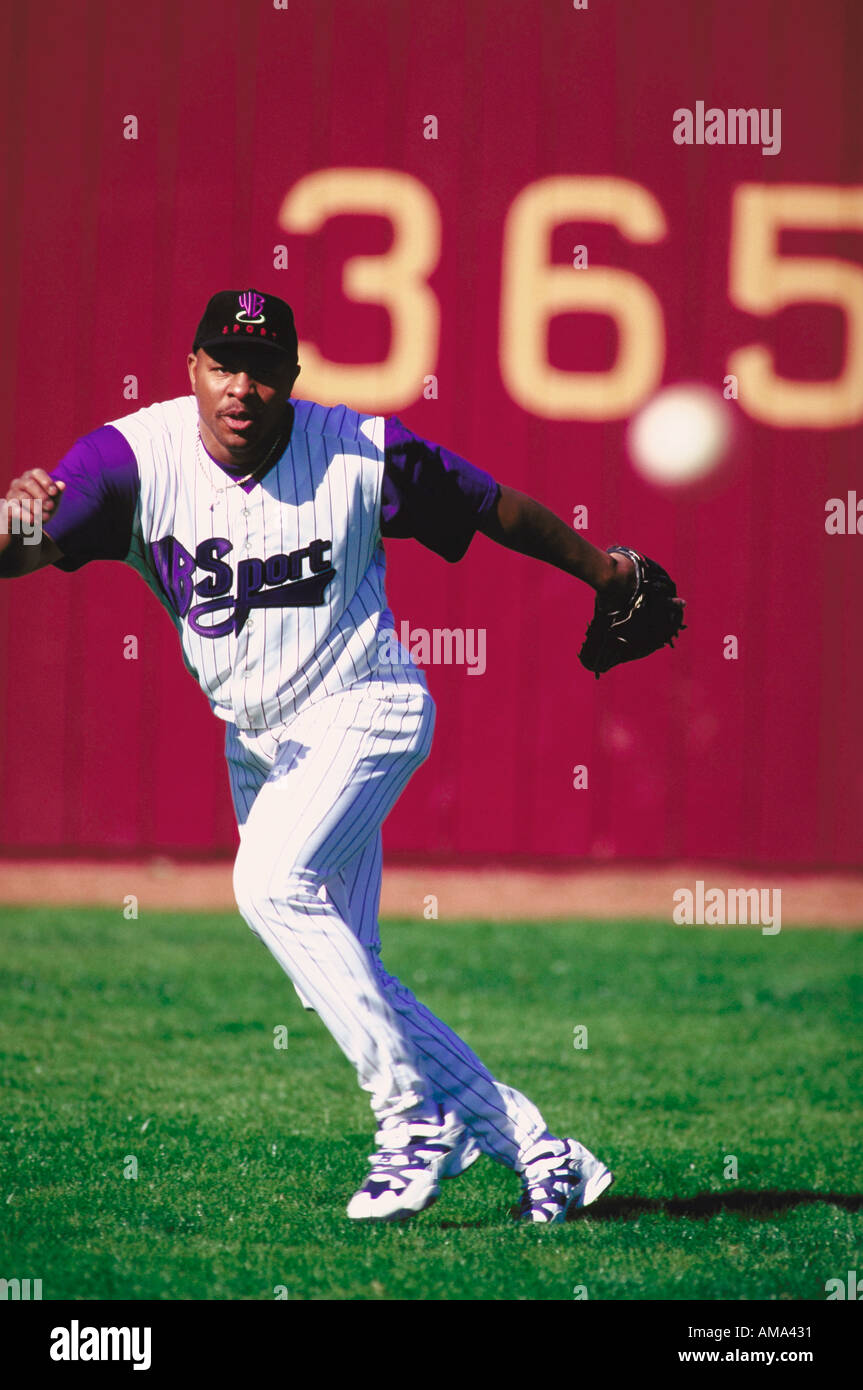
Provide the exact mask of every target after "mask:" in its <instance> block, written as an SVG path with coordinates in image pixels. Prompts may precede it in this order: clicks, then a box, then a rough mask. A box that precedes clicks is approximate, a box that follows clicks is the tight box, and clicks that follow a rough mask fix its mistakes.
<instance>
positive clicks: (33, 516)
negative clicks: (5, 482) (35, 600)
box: [0, 425, 139, 579]
mask: <svg viewBox="0 0 863 1390" xmlns="http://www.w3.org/2000/svg"><path fill="white" fill-rule="evenodd" d="M138 492H139V477H138V465H137V460H136V458H135V454H134V453H133V451H132V448H131V446H130V445H129V443H128V441H127V440H126V438H125V437H124V436H123V435H122V434H121V433H120V431H119V430H118V429H116V428H115V427H114V426H113V425H102V426H100V428H99V429H97V430H93V431H91V433H90V434H85V435H82V436H81V438H80V439H77V440H76V441H75V443H74V444H73V445H72V448H71V449H70V450H69V451H68V453H66V454H64V456H63V458H62V459H60V461H59V463H58V464H57V466H56V468H54V469H53V470H52V471H51V473H46V472H45V470H44V469H43V468H31V469H28V470H27V472H26V473H24V474H22V476H21V477H20V478H16V479H14V481H13V482H12V484H11V485H10V488H9V491H8V493H7V500H6V507H5V515H3V516H0V577H5V578H10V579H11V578H16V577H17V576H19V575H22V574H31V573H32V572H33V571H34V570H38V569H41V568H42V567H43V565H55V566H56V567H57V569H59V570H62V571H63V573H65V574H69V573H72V572H74V571H75V570H79V569H81V567H82V566H83V565H86V564H89V562H90V561H91V560H122V559H124V557H125V556H126V554H127V553H128V550H129V546H130V543H131V535H132V525H133V518H134V514H135V507H136V502H137V498H138ZM3 505H4V504H3V503H0V507H2V506H3ZM37 519H38V535H37V534H36V531H37V526H36V524H35V523H36V520H37ZM28 532H29V534H28ZM37 542H38V543H37Z"/></svg>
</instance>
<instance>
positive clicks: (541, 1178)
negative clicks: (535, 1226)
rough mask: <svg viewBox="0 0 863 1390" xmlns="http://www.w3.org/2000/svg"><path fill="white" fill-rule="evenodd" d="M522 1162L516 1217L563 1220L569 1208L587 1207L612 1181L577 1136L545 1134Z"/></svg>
mask: <svg viewBox="0 0 863 1390" xmlns="http://www.w3.org/2000/svg"><path fill="white" fill-rule="evenodd" d="M521 1164H522V1183H523V1184H524V1191H523V1192H522V1195H521V1201H520V1202H519V1205H518V1208H517V1209H516V1212H515V1217H516V1220H519V1221H533V1222H543V1223H555V1224H556V1223H558V1222H561V1221H565V1220H566V1217H567V1213H568V1212H570V1211H573V1210H575V1209H576V1208H577V1207H589V1206H590V1204H591V1202H595V1201H596V1199H597V1197H601V1196H602V1194H603V1192H605V1191H606V1189H607V1188H609V1187H611V1184H612V1183H613V1182H614V1174H613V1173H611V1172H610V1171H609V1169H608V1168H606V1166H605V1164H604V1163H603V1162H602V1161H601V1159H598V1158H595V1157H594V1155H593V1154H592V1153H591V1152H590V1150H589V1149H586V1148H585V1147H584V1145H583V1144H579V1142H578V1140H577V1139H555V1138H554V1137H553V1136H551V1135H546V1136H545V1138H543V1139H538V1140H537V1141H536V1143H535V1144H533V1145H531V1147H530V1148H529V1149H528V1151H527V1153H525V1154H524V1155H523V1156H522V1159H521Z"/></svg>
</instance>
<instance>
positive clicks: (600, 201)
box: [279, 169, 863, 429]
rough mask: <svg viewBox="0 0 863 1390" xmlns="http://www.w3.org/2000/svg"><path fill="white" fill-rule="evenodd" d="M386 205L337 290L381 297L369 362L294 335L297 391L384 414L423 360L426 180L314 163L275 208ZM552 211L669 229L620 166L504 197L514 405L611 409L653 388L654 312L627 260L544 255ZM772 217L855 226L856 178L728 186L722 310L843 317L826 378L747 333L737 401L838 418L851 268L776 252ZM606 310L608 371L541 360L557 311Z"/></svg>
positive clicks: (861, 396) (852, 338) (660, 320)
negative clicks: (831, 312) (623, 265)
mask: <svg viewBox="0 0 863 1390" xmlns="http://www.w3.org/2000/svg"><path fill="white" fill-rule="evenodd" d="M350 213H355V214H371V215H374V216H379V217H385V218H387V219H388V221H389V222H390V223H391V225H392V229H393V242H392V246H391V247H390V249H389V250H388V251H386V252H384V253H383V254H381V255H375V256H354V257H352V258H351V259H350V260H348V261H347V262H346V263H345V267H344V273H343V290H344V293H345V295H346V296H347V297H348V298H349V299H352V300H355V301H358V302H361V303H367V304H378V305H382V306H383V307H384V308H385V309H386V310H387V312H388V314H389V317H390V323H391V328H392V334H391V345H390V351H389V355H388V356H387V358H386V359H385V360H384V361H383V362H379V363H369V364H365V363H363V364H357V365H349V364H344V363H342V364H339V363H335V362H331V361H328V360H327V359H326V358H325V357H324V356H323V355H322V354H321V353H320V352H319V351H318V350H317V348H316V347H315V346H314V344H313V343H309V342H308V341H307V340H304V342H303V350H302V362H303V377H304V380H305V381H306V383H307V389H309V390H312V391H313V392H314V393H316V394H318V395H319V396H320V397H322V398H323V399H328V400H331V401H340V400H351V399H352V398H353V399H360V400H362V401H363V403H364V405H365V408H366V409H369V410H376V411H380V412H382V413H385V412H390V411H393V410H398V409H401V408H402V407H404V406H406V405H408V404H410V402H411V401H413V400H415V399H416V396H417V393H418V389H419V385H420V384H421V383H422V380H423V377H424V375H425V374H426V373H428V372H430V371H432V370H433V369H434V365H435V363H436V361H437V354H438V346H439V339H440V304H439V302H438V299H437V296H436V295H435V293H434V291H433V290H432V289H431V287H430V285H429V283H428V281H429V277H430V275H431V274H432V273H433V271H434V270H435V269H436V267H437V264H438V261H439V259H440V251H441V218H440V210H439V208H438V205H437V202H436V201H435V199H434V197H433V196H432V194H431V193H430V192H429V190H428V189H427V188H426V187H425V185H424V184H422V183H420V181H419V180H418V179H415V178H414V177H413V176H412V175H411V174H406V173H403V172H399V171H398V170H394V169H322V170H319V171H317V172H316V173H314V174H309V175H308V176H307V177H305V178H303V179H301V180H300V181H299V182H298V183H297V184H296V185H295V186H294V187H293V188H292V189H291V191H290V192H289V193H288V194H287V196H286V197H285V200H284V202H283V204H282V207H281V209H280V212H279V224H280V226H282V227H283V228H284V229H285V231H287V232H292V233H302V234H310V233H312V232H315V231H317V230H318V229H319V228H320V227H321V226H322V225H323V224H324V223H325V222H326V221H327V220H328V218H330V217H335V216H343V215H345V214H350ZM566 222H598V223H604V224H606V225H609V226H612V227H615V228H616V229H617V231H618V232H619V233H620V234H621V236H623V237H625V238H626V239H627V240H628V241H632V242H637V243H644V244H650V243H656V242H659V241H661V240H662V239H663V237H664V236H665V235H666V234H667V231H668V226H667V222H666V219H665V214H664V212H663V210H662V207H661V206H660V204H659V202H658V201H657V199H656V198H655V197H654V196H653V194H652V193H651V192H650V191H649V190H648V189H646V188H644V187H643V186H642V185H641V184H638V183H633V182H632V181H631V180H629V179H620V178H611V177H608V178H606V177H596V176H589V177H588V176H583V175H573V176H568V175H561V176H555V177H552V178H546V179H540V180H538V181H537V182H536V183H531V184H528V185H527V187H526V188H524V189H522V191H521V192H520V193H519V194H518V195H517V196H516V198H515V199H514V200H513V202H512V204H511V205H510V208H509V210H508V213H507V216H506V220H505V224H504V230H503V259H502V284H501V328H500V369H501V375H502V377H503V381H504V384H505V386H506V388H507V390H508V391H509V393H510V395H511V396H512V398H513V400H515V401H517V402H518V404H519V405H520V406H522V407H523V408H524V409H525V410H529V411H531V412H532V413H533V414H534V415H538V416H541V417H543V418H545V419H551V420H561V419H571V420H618V419H623V418H625V417H626V416H628V415H630V414H631V413H632V411H634V410H635V409H637V407H638V406H640V405H641V404H642V403H643V402H644V401H645V400H646V399H647V398H648V397H649V396H650V395H651V394H652V393H653V392H654V391H655V390H656V388H657V387H658V386H659V384H660V382H661V379H662V373H663V368H664V364H665V321H664V316H663V312H662V305H661V304H660V302H659V299H658V298H657V296H656V294H655V293H654V291H653V290H652V289H651V287H650V286H649V285H648V284H647V283H646V282H645V281H644V280H643V279H641V277H640V276H638V275H635V274H633V272H632V271H629V270H622V269H619V268H616V267H614V266H608V265H603V266H591V268H590V269H589V270H586V271H585V270H581V271H574V270H572V269H571V268H570V267H568V266H564V265H556V264H552V263H550V262H549V259H548V257H549V248H550V245H551V236H552V233H553V231H554V228H555V227H556V226H558V225H560V224H561V223H566ZM786 228H789V229H790V228H795V229H802V230H807V231H816V230H817V231H830V232H848V231H863V188H861V187H847V188H846V187H832V186H827V185H817V184H757V183H744V184H740V185H738V186H737V188H736V189H735V190H734V192H733V195H732V205H731V238H730V253H729V266H728V294H729V298H730V300H731V302H732V304H734V305H735V307H736V308H738V309H742V310H745V311H746V312H747V313H749V314H752V315H756V316H759V317H768V316H770V315H772V314H775V313H777V312H778V311H779V310H780V309H784V308H786V307H787V306H789V305H792V304H830V305H832V306H834V307H836V308H838V309H839V310H840V311H841V313H842V315H843V318H844V322H845V353H844V360H843V363H842V367H841V370H840V372H839V374H838V375H837V376H834V377H832V378H830V379H829V380H821V381H797V380H794V379H792V378H789V377H784V376H780V375H779V373H778V372H777V370H776V366H775V363H774V359H773V353H772V351H771V349H770V348H769V347H767V346H766V345H765V344H764V343H759V342H752V343H748V344H746V345H745V346H741V347H738V348H736V349H734V351H732V352H731V353H730V354H729V357H728V363H727V371H728V372H729V373H733V374H734V375H735V376H736V377H737V379H738V390H739V403H740V405H741V406H742V408H743V409H744V410H745V411H746V412H747V413H748V414H749V415H751V416H752V418H753V419H755V420H759V421H761V422H763V423H765V424H768V425H775V426H778V427H782V428H801V427H804V428H805V427H809V428H816V429H831V428H832V429H837V428H842V427H847V426H850V425H855V424H857V423H859V422H860V420H863V268H861V267H860V266H858V265H854V264H852V263H851V262H849V261H844V260H840V259H838V258H836V257H831V256H790V255H785V254H782V253H781V251H780V248H779V239H780V234H781V232H782V231H783V230H784V229H786ZM579 312H582V313H591V314H605V315H607V316H608V317H609V318H610V319H612V320H613V322H614V325H615V328H616V330H617V340H618V349H617V357H616V360H615V362H614V364H613V365H612V366H611V367H610V368H609V369H608V370H607V371H599V372H590V371H563V370H561V369H560V368H557V367H553V366H552V365H551V363H550V362H549V360H548V355H547V342H548V326H549V323H550V321H551V320H552V319H553V318H554V317H555V316H556V315H558V314H575V313H579Z"/></svg>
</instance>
